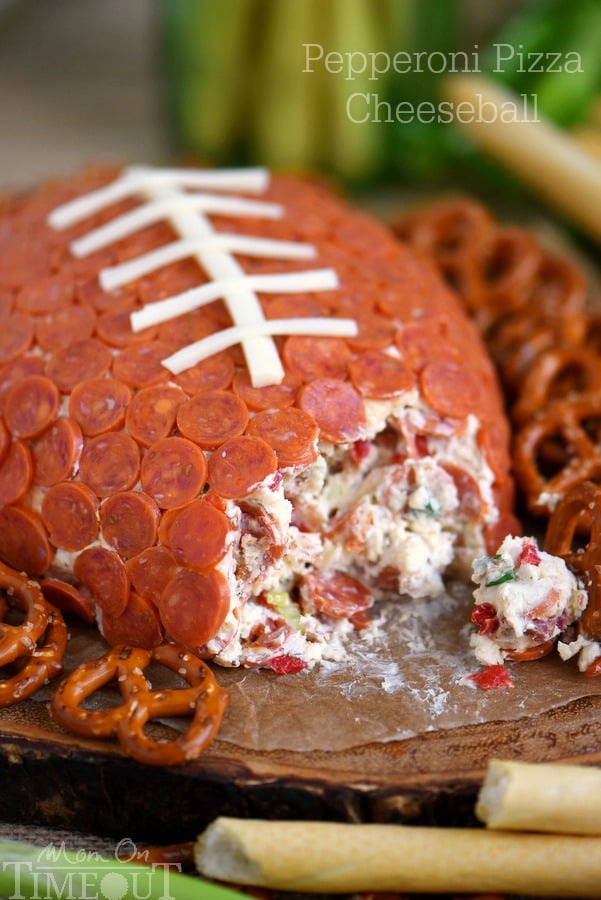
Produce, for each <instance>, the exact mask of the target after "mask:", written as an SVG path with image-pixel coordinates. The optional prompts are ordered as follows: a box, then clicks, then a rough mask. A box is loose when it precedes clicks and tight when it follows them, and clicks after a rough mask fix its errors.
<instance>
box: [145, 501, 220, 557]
mask: <svg viewBox="0 0 601 900" xmlns="http://www.w3.org/2000/svg"><path fill="white" fill-rule="evenodd" d="M163 522H164V523H165V528H164V533H165V537H164V542H165V543H167V544H168V545H169V547H170V548H171V550H172V551H173V555H174V557H175V559H176V561H177V562H178V563H179V564H180V565H182V566H186V567H187V568H188V569H193V570H194V571H195V572H206V571H207V570H208V569H211V568H212V567H213V566H215V565H217V563H218V562H220V561H221V560H222V559H223V557H224V556H225V554H226V552H227V548H228V535H229V533H230V522H229V520H228V518H227V517H226V516H225V515H224V514H223V513H222V512H220V511H219V510H218V509H216V508H215V507H214V506H212V505H211V504H210V503H205V502H204V501H203V500H195V501H193V502H192V503H189V504H188V505H187V506H184V507H182V508H181V509H175V510H170V511H169V512H168V513H166V514H165V516H164V518H163ZM161 525H163V523H161ZM161 531H163V528H162V529H161Z"/></svg>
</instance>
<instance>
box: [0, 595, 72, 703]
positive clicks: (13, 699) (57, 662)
mask: <svg viewBox="0 0 601 900" xmlns="http://www.w3.org/2000/svg"><path fill="white" fill-rule="evenodd" d="M66 646H67V627H66V625H65V622H64V619H63V617H62V616H61V614H60V612H59V611H58V610H57V609H53V610H51V612H50V615H49V617H48V624H47V628H46V634H45V635H44V638H43V639H42V641H41V643H39V644H38V645H37V646H36V647H35V649H34V650H33V652H32V653H31V654H30V655H29V654H27V655H26V656H24V657H23V658H21V657H19V658H18V659H17V660H16V665H17V666H18V671H17V672H16V674H15V675H13V676H12V677H9V678H4V679H1V680H0V706H12V705H13V704H15V703H19V702H20V701H21V700H24V699H25V698H26V697H30V696H31V695H32V694H33V693H35V691H37V690H38V688H41V687H42V685H44V684H46V683H47V682H48V681H51V680H52V679H53V678H56V677H57V676H58V675H60V674H61V672H62V671H63V664H62V658H63V655H64V652H65V648H66Z"/></svg>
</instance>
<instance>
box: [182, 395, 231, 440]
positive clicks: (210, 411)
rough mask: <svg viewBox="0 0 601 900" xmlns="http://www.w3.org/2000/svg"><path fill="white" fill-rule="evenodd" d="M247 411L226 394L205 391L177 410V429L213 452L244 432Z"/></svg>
mask: <svg viewBox="0 0 601 900" xmlns="http://www.w3.org/2000/svg"><path fill="white" fill-rule="evenodd" d="M247 424H248V409H247V408H246V404H245V402H244V401H243V400H241V399H240V397H237V396H236V395H235V394H230V393H228V392H227V391H209V392H207V393H204V394H198V395H197V396H196V397H193V398H192V399H191V400H187V401H186V402H185V403H182V405H181V406H180V407H179V409H178V411H177V427H178V428H179V430H180V431H181V433H182V434H183V435H184V437H187V438H189V439H190V440H191V441H194V443H195V444H199V446H201V447H204V449H205V450H214V449H215V448H216V447H219V446H221V444H223V443H224V442H225V441H227V440H229V439H230V438H233V437H236V436H237V435H239V434H242V432H243V431H244V430H245V428H246V426H247Z"/></svg>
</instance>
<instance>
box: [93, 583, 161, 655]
mask: <svg viewBox="0 0 601 900" xmlns="http://www.w3.org/2000/svg"><path fill="white" fill-rule="evenodd" d="M98 625H99V628H100V632H101V634H102V636H103V638H104V639H105V641H106V642H107V643H108V644H110V645H111V647H116V646H117V645H118V644H126V645H127V646H130V647H131V646H134V647H143V648H144V649H145V650H152V649H153V648H154V647H158V646H159V644H162V643H163V626H162V624H161V618H160V616H159V612H158V610H157V608H156V606H154V604H152V603H151V602H150V601H149V600H146V599H145V598H144V597H140V595H139V594H135V593H133V592H132V593H130V595H129V600H128V601H127V606H126V607H125V609H124V611H123V612H122V613H121V614H120V615H119V616H113V615H111V614H110V613H108V612H103V613H102V615H101V616H100V620H99V623H98Z"/></svg>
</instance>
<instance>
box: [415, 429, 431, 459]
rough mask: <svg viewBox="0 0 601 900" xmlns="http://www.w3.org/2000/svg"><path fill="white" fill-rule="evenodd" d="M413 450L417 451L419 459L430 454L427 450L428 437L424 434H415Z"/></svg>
mask: <svg viewBox="0 0 601 900" xmlns="http://www.w3.org/2000/svg"><path fill="white" fill-rule="evenodd" d="M415 452H416V453H417V455H418V457H419V458H420V459H423V458H424V456H430V451H429V450H428V437H427V435H425V434H416V435H415Z"/></svg>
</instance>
